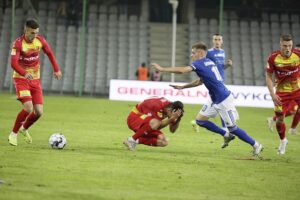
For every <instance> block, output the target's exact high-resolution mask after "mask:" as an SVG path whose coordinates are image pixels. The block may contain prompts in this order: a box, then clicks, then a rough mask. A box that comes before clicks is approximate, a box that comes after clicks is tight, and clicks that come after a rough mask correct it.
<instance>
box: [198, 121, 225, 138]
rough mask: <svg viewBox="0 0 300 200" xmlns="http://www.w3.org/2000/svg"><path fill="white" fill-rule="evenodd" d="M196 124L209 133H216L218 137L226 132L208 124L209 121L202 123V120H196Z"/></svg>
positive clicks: (212, 124)
mask: <svg viewBox="0 0 300 200" xmlns="http://www.w3.org/2000/svg"><path fill="white" fill-rule="evenodd" d="M196 123H197V124H198V125H199V126H201V127H204V128H206V129H207V130H209V131H212V132H215V133H218V134H220V135H223V136H224V135H225V133H226V131H224V130H223V129H221V128H220V127H218V126H217V125H215V124H214V123H212V122H210V121H202V120H196Z"/></svg>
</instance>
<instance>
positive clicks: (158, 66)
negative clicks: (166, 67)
mask: <svg viewBox="0 0 300 200" xmlns="http://www.w3.org/2000/svg"><path fill="white" fill-rule="evenodd" d="M151 66H152V68H153V69H154V70H157V71H160V72H161V71H162V70H163V67H161V66H160V65H159V64H157V63H151Z"/></svg>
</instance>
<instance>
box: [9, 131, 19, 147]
mask: <svg viewBox="0 0 300 200" xmlns="http://www.w3.org/2000/svg"><path fill="white" fill-rule="evenodd" d="M8 143H9V144H10V145H12V146H17V145H18V135H17V134H15V133H11V134H9V136H8Z"/></svg>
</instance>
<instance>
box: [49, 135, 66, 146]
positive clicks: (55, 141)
mask: <svg viewBox="0 0 300 200" xmlns="http://www.w3.org/2000/svg"><path fill="white" fill-rule="evenodd" d="M66 144H67V139H66V137H65V136H64V135H63V134H61V133H54V134H52V135H51V136H50V138H49V145H50V146H51V147H52V148H53V149H63V148H64V147H65V146H66Z"/></svg>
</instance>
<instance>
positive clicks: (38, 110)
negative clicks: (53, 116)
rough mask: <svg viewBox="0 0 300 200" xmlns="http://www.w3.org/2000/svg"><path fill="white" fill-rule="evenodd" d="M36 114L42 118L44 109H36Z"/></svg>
mask: <svg viewBox="0 0 300 200" xmlns="http://www.w3.org/2000/svg"><path fill="white" fill-rule="evenodd" d="M34 113H35V115H36V116H38V117H41V116H42V115H43V109H36V110H34Z"/></svg>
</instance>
